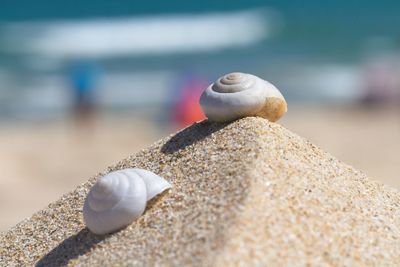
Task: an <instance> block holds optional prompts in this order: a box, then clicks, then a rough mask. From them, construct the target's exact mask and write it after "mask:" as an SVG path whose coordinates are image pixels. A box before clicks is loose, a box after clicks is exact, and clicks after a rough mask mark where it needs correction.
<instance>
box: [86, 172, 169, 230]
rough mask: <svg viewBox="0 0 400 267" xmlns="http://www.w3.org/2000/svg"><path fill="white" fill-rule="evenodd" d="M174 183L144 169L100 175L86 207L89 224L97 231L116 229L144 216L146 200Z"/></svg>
mask: <svg viewBox="0 0 400 267" xmlns="http://www.w3.org/2000/svg"><path fill="white" fill-rule="evenodd" d="M168 188H171V184H170V183H168V182H167V181H166V180H165V179H164V178H162V177H160V176H158V175H156V174H154V173H152V172H150V171H147V170H143V169H136V168H135V169H124V170H119V171H115V172H111V173H109V174H107V175H105V176H102V177H100V178H99V179H98V180H97V182H96V183H95V185H94V186H93V187H92V188H91V189H90V192H89V194H88V195H87V197H86V199H85V203H84V206H83V218H84V221H85V224H86V226H87V227H88V228H89V230H90V231H92V232H93V233H95V234H106V233H111V232H114V231H116V230H118V229H120V228H122V227H124V226H126V225H128V224H130V223H132V222H133V221H134V220H136V219H137V218H139V217H140V215H142V213H143V212H144V210H145V208H146V203H147V201H149V200H150V199H152V198H153V197H155V196H156V195H158V194H160V193H161V192H163V191H164V190H166V189H168Z"/></svg>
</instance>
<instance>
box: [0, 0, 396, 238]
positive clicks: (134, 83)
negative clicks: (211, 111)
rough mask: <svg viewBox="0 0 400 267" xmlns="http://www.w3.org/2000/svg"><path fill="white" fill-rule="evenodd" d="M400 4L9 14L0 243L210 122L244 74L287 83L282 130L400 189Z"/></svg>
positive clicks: (0, 23) (89, 5)
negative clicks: (132, 160)
mask: <svg viewBox="0 0 400 267" xmlns="http://www.w3.org/2000/svg"><path fill="white" fill-rule="evenodd" d="M399 25H400V2H399V1H361V0H360V1H354V0H350V1H316V0H312V1H299V0H298V1H289V0H279V1H278V0H276V1H257V0H240V1H229V2H227V1H175V0H170V1H140V2H139V1H138V2H136V1H107V0H96V1H80V2H75V1H59V0H57V1H54V0H52V1H50V0H45V1H40V0H38V1H30V0H29V1H28V0H27V1H18V0H17V1H9V0H2V1H1V4H0V170H1V175H0V231H4V230H7V229H9V228H10V227H11V226H12V225H14V224H15V223H17V222H18V221H20V220H22V219H23V218H25V217H27V216H30V215H31V214H32V213H33V212H35V211H37V210H39V209H41V208H43V207H44V206H46V205H47V204H48V203H50V202H51V201H54V200H56V199H58V198H59V197H60V195H62V194H64V193H66V192H68V191H70V190H72V189H74V188H75V187H76V186H77V185H79V184H80V183H83V182H84V181H86V180H87V179H88V178H90V177H91V176H93V175H95V174H96V173H98V172H100V171H103V170H105V169H106V167H107V166H109V165H112V164H114V163H116V162H118V161H119V160H120V159H122V158H124V157H127V156H129V155H131V154H134V153H135V152H137V151H138V150H140V149H142V148H145V147H146V146H148V145H149V144H151V143H153V142H154V141H156V140H157V139H159V138H161V137H163V136H166V135H167V134H171V133H173V132H175V131H177V130H178V129H181V128H182V127H185V126H187V125H189V124H191V123H193V122H194V121H198V120H201V119H203V115H202V113H201V110H200V108H199V106H198V98H199V95H200V94H201V92H202V90H203V89H204V88H205V87H206V86H207V85H208V84H209V83H211V82H212V81H214V80H215V79H216V78H218V77H219V76H221V75H223V74H225V73H229V72H232V71H241V72H248V73H253V74H256V75H258V76H260V77H262V78H264V79H266V80H268V81H270V82H272V83H273V84H275V85H276V86H277V87H278V88H279V89H280V90H281V91H282V93H283V95H284V96H285V97H286V99H287V101H288V103H289V112H288V113H287V115H286V116H285V117H284V118H283V119H282V120H281V121H280V122H279V123H281V124H282V125H284V126H285V127H287V128H289V129H290V130H292V131H294V132H296V133H297V134H299V135H301V136H303V137H305V138H307V139H309V140H310V141H312V142H313V143H315V144H316V145H318V146H320V147H322V148H323V149H324V150H326V151H328V152H330V153H331V154H333V155H334V156H336V157H337V158H339V159H341V160H342V161H344V162H346V163H348V164H350V165H353V166H355V167H356V168H359V169H361V170H363V171H365V172H366V173H367V174H368V175H369V176H371V177H373V178H374V179H379V180H380V181H383V182H384V183H386V184H390V185H392V186H394V187H397V188H400V177H399V175H398V173H399V171H400V169H399V166H400V157H399V151H400V141H399V140H400V28H399Z"/></svg>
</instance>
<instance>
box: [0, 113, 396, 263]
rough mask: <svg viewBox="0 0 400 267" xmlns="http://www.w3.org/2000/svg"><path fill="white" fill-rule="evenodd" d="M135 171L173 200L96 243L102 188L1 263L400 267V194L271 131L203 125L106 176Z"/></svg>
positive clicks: (58, 206) (37, 224) (76, 194)
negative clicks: (85, 210)
mask: <svg viewBox="0 0 400 267" xmlns="http://www.w3.org/2000/svg"><path fill="white" fill-rule="evenodd" d="M127 167H139V168H144V169H147V170H151V171H153V172H155V173H157V174H159V175H161V176H163V177H164V178H165V179H166V180H168V181H169V182H171V184H172V185H173V188H172V189H170V190H168V191H166V192H164V193H163V194H162V195H161V196H159V197H157V198H155V199H154V201H151V202H150V203H149V204H148V206H147V208H146V211H145V213H144V214H143V215H142V216H141V217H140V218H139V219H138V220H137V221H135V222H133V223H132V224H130V225H128V226H127V227H126V228H124V229H122V230H121V231H118V232H115V233H113V234H109V235H104V236H97V235H94V234H92V233H90V232H89V231H88V230H87V228H85V226H84V224H83V220H82V210H81V207H82V204H83V200H84V198H85V196H86V194H87V192H88V190H89V188H90V187H91V186H92V185H93V183H94V182H95V180H96V177H92V178H91V179H89V180H88V181H87V182H86V183H84V184H82V185H81V186H79V187H77V188H76V189H75V190H74V191H73V192H70V193H68V194H65V195H64V196H63V197H62V198H61V199H59V200H58V201H56V202H53V203H52V204H50V205H49V206H48V207H47V208H45V209H43V210H41V211H40V212H38V213H36V214H34V215H33V216H32V217H31V218H29V219H28V220H24V221H23V222H21V223H20V224H18V225H17V226H15V227H13V228H12V230H10V231H8V232H6V233H4V234H1V235H0V261H2V262H4V263H6V264H7V265H33V264H36V266H49V265H51V266H62V265H70V266H77V265H79V266H154V265H155V266H211V265H212V266H265V265H267V264H268V265H269V266H294V265H301V266H304V265H309V266H322V265H330V266H338V265H351V266H394V265H395V264H396V263H398V262H399V260H400V258H399V255H400V250H399V248H400V246H399V242H400V241H399V240H400V236H399V228H398V226H399V223H400V217H399V213H398V208H399V206H398V203H399V201H400V192H399V191H398V190H395V189H392V188H390V187H388V186H384V185H382V184H380V183H378V182H374V181H372V180H370V179H369V178H368V177H367V176H366V175H365V174H364V173H363V172H362V171H358V170H356V169H354V168H353V167H351V166H349V165H347V164H344V163H342V162H341V161H339V160H337V159H336V158H334V157H333V156H332V155H330V154H329V153H326V152H324V151H322V150H321V149H319V148H318V147H317V146H315V145H313V144H312V143H311V142H309V141H307V140H306V139H303V138H301V137H300V136H298V135H296V134H294V133H292V132H290V131H289V130H287V129H285V128H284V127H282V126H280V125H278V124H275V123H269V122H268V121H267V120H265V119H262V118H254V117H253V118H244V119H241V120H238V121H235V122H233V123H225V124H218V123H209V122H202V123H198V124H195V125H192V126H191V127H189V128H187V129H185V130H183V131H182V132H179V133H178V134H176V135H173V136H170V137H167V138H164V139H163V140H161V141H159V142H157V143H155V144H153V145H152V146H151V147H149V148H147V149H145V150H142V151H140V152H139V153H138V154H136V155H134V156H131V157H128V158H126V159H123V160H121V161H120V162H119V163H118V164H116V165H113V166H111V167H110V168H108V170H107V171H113V170H117V169H122V168H127ZM104 173H105V172H103V173H99V174H98V175H97V177H98V176H100V175H102V174H104ZM283 255H284V256H283Z"/></svg>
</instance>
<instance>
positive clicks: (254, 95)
mask: <svg viewBox="0 0 400 267" xmlns="http://www.w3.org/2000/svg"><path fill="white" fill-rule="evenodd" d="M200 105H201V108H202V110H203V112H204V114H205V115H206V116H207V118H208V119H209V120H211V121H218V122H224V121H232V120H235V119H239V118H243V117H247V116H260V117H264V118H266V119H268V120H269V121H272V122H274V121H277V120H278V119H279V118H280V117H282V116H283V114H284V113H285V112H286V111H287V104H286V101H285V99H284V97H283V96H282V94H281V93H280V92H279V90H278V89H277V88H276V87H275V86H274V85H272V84H271V83H269V82H267V81H265V80H263V79H260V78H259V77H257V76H254V75H251V74H246V73H240V72H234V73H230V74H226V75H224V76H222V77H221V78H219V79H218V80H217V81H216V82H214V83H213V84H211V85H210V86H209V87H208V88H207V89H206V90H205V91H204V92H203V94H202V95H201V98H200Z"/></svg>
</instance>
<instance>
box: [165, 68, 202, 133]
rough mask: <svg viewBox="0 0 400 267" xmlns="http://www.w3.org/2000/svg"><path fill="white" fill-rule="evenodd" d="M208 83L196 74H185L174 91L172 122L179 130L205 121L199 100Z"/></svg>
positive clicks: (172, 93)
mask: <svg viewBox="0 0 400 267" xmlns="http://www.w3.org/2000/svg"><path fill="white" fill-rule="evenodd" d="M207 86H208V82H207V81H206V80H205V79H203V78H201V77H200V76H198V75H195V74H191V73H189V74H184V75H183V78H181V79H180V81H179V83H178V86H177V87H176V88H177V89H174V90H172V92H171V95H172V96H178V97H177V98H174V97H172V119H171V120H172V122H173V124H175V125H177V126H178V127H179V128H183V127H186V126H188V125H190V124H192V123H194V122H197V121H201V120H204V119H205V116H204V114H203V111H202V110H201V107H200V104H199V100H200V96H201V94H202V92H203V91H204V88H206V87H207Z"/></svg>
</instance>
